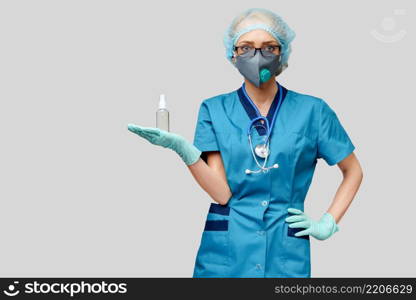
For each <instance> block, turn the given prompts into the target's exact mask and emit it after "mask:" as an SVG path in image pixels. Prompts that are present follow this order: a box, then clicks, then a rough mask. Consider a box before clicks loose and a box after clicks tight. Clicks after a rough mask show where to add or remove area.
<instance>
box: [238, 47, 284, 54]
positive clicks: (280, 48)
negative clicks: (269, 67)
mask: <svg viewBox="0 0 416 300" xmlns="http://www.w3.org/2000/svg"><path fill="white" fill-rule="evenodd" d="M242 47H250V48H252V49H251V50H250V51H252V50H253V49H254V54H253V56H254V55H256V51H257V50H260V53H261V55H263V51H262V49H263V48H266V47H275V48H277V49H279V54H275V55H280V53H281V50H282V46H281V45H267V46H264V47H261V48H256V47H252V46H250V45H243V46H234V50H235V52H236V53H237V54H238V48H242ZM250 51H247V52H245V53H242V54H238V55H244V54H247V53H249V52H250ZM265 52H268V53H269V54H274V53H273V52H269V51H265ZM263 56H264V55H263Z"/></svg>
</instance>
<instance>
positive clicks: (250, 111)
mask: <svg viewBox="0 0 416 300" xmlns="http://www.w3.org/2000/svg"><path fill="white" fill-rule="evenodd" d="M279 86H280V87H281V89H279V90H278V91H277V93H276V95H275V96H274V99H273V102H272V105H271V106H270V108H269V111H268V112H267V119H268V120H269V124H272V119H273V115H274V113H275V111H276V108H277V106H278V104H279V93H280V91H282V93H283V94H282V103H283V101H284V100H285V97H286V94H287V89H286V88H285V87H284V86H282V85H281V84H279ZM237 93H238V98H239V99H240V102H241V104H242V105H243V107H244V110H245V111H246V113H247V115H248V117H249V118H250V120H253V119H254V118H256V117H257V108H256V107H253V105H252V104H251V101H250V99H248V95H247V94H246V92H245V87H244V83H243V85H242V86H241V87H240V88H239V89H238V90H237ZM280 105H281V104H280ZM255 128H256V130H257V133H258V134H259V135H265V134H266V133H267V132H266V130H265V129H264V128H263V127H260V126H257V127H255Z"/></svg>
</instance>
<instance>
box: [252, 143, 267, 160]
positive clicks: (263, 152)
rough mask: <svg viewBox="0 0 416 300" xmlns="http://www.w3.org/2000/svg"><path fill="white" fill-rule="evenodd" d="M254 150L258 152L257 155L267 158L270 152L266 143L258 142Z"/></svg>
mask: <svg viewBox="0 0 416 300" xmlns="http://www.w3.org/2000/svg"><path fill="white" fill-rule="evenodd" d="M254 151H255V152H256V155H257V156H258V157H261V158H266V157H267V156H269V153H270V152H269V148H268V147H267V145H266V144H258V145H257V146H256V148H255V149H254Z"/></svg>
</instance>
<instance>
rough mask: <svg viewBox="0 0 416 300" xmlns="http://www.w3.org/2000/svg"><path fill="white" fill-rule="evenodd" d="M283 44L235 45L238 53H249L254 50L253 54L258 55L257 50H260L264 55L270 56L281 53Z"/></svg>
mask: <svg viewBox="0 0 416 300" xmlns="http://www.w3.org/2000/svg"><path fill="white" fill-rule="evenodd" d="M280 49H281V46H280V45H267V46H263V47H261V48H255V47H252V46H250V45H244V46H234V50H235V51H236V52H237V55H244V54H246V55H248V53H251V52H252V55H253V56H254V55H256V51H257V50H260V53H261V54H262V55H263V56H270V55H272V54H275V55H277V54H279V53H280ZM253 50H254V51H253Z"/></svg>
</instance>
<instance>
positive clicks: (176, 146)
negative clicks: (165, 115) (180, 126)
mask: <svg viewBox="0 0 416 300" xmlns="http://www.w3.org/2000/svg"><path fill="white" fill-rule="evenodd" d="M127 128H128V130H130V131H131V132H133V133H136V134H137V135H139V136H141V137H143V138H145V139H146V140H148V141H149V142H150V143H152V144H154V145H158V146H162V147H165V148H169V149H172V150H173V151H175V152H176V153H178V154H179V156H180V157H181V158H182V160H183V161H184V162H185V164H186V165H188V166H189V165H192V164H194V163H196V162H197V161H198V159H199V157H200V155H201V151H200V150H199V149H198V148H196V147H195V146H194V145H192V144H191V143H190V142H188V141H187V140H186V139H185V138H183V137H182V136H180V135H178V134H175V133H172V132H168V131H165V130H161V129H159V128H155V127H143V126H138V125H135V124H128V126H127Z"/></svg>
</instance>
